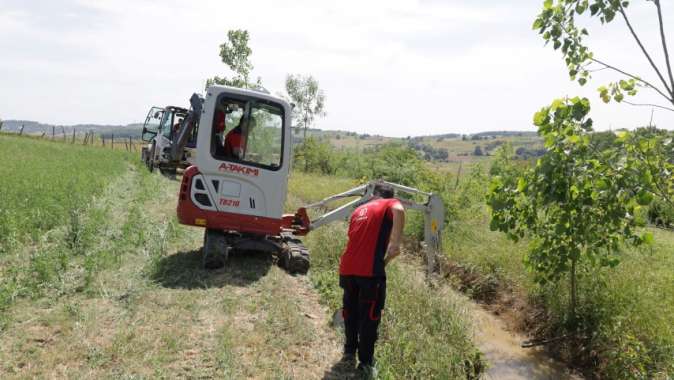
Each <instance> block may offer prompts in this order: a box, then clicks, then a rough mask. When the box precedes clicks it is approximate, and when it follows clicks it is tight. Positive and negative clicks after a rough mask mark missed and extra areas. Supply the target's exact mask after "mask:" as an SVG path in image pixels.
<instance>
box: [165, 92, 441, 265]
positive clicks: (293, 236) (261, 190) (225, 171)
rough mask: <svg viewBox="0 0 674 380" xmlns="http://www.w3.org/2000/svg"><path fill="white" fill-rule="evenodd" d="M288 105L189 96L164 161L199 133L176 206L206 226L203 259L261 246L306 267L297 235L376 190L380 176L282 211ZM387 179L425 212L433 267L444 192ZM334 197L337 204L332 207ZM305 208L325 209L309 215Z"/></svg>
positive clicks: (230, 95) (218, 261) (265, 99)
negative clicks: (185, 110)
mask: <svg viewBox="0 0 674 380" xmlns="http://www.w3.org/2000/svg"><path fill="white" fill-rule="evenodd" d="M291 112H292V107H291V105H290V104H288V102H286V101H285V100H283V99H281V98H278V97H275V96H272V95H270V94H269V93H265V92H262V91H257V90H250V89H240V88H233V87H227V86H211V87H208V88H207V89H206V95H205V97H202V96H200V95H198V94H194V95H192V97H191V98H190V109H189V110H188V111H187V112H186V113H185V115H184V117H183V118H182V121H181V123H180V125H179V127H178V128H177V131H176V132H175V135H174V136H173V139H172V141H171V144H170V146H168V147H166V148H164V150H163V152H164V156H165V160H166V163H167V164H169V165H178V164H179V163H180V162H181V160H183V159H184V149H185V146H186V144H187V143H188V141H190V140H194V137H195V136H196V145H195V147H194V153H193V157H192V165H191V166H189V167H188V168H187V169H185V171H184V172H183V175H182V181H181V184H180V190H179V194H178V207H177V213H178V220H179V221H180V223H182V224H186V225H191V226H198V227H203V228H204V246H203V260H204V266H205V267H207V268H217V267H221V266H223V265H226V262H227V257H228V255H229V253H230V252H231V251H232V250H236V251H243V252H246V251H264V252H269V253H270V254H272V255H275V256H276V257H277V258H278V263H279V265H280V266H281V267H283V268H285V269H286V270H287V271H288V272H290V273H300V274H303V273H306V272H307V270H308V269H309V250H308V249H307V248H306V247H305V246H304V245H303V244H302V241H301V240H300V237H302V236H305V235H306V234H307V233H309V232H310V231H313V230H315V229H317V228H319V227H321V226H323V225H326V224H328V223H331V222H334V221H338V220H346V219H348V218H349V216H350V215H351V213H352V212H353V210H355V208H356V207H358V206H359V205H361V204H363V203H366V202H368V201H369V200H370V199H371V198H372V197H373V190H374V186H375V184H376V183H377V181H374V182H370V183H367V184H363V185H361V186H358V187H356V188H353V189H351V190H348V191H345V192H343V193H340V194H336V195H333V196H330V197H328V198H326V199H323V200H322V201H320V202H317V203H314V204H310V205H307V206H305V207H301V208H299V209H298V210H297V211H296V212H295V213H294V214H285V213H284V205H285V201H286V195H287V192H288V176H289V173H290V169H291V164H292V133H291V132H292V130H291V122H292V117H291ZM387 184H388V185H390V186H392V187H393V188H394V189H395V190H396V196H397V197H398V198H399V199H400V200H401V202H402V204H403V205H404V206H405V208H406V209H411V210H416V211H419V212H421V213H423V215H424V222H425V226H424V243H425V244H424V247H425V250H426V255H427V258H428V260H427V261H428V265H429V267H430V268H432V266H434V265H435V264H434V258H435V257H436V256H435V255H436V254H437V253H438V252H439V251H440V244H441V231H442V228H443V223H444V206H443V203H442V200H441V199H440V198H439V197H438V196H437V195H436V194H432V193H427V192H423V191H420V190H418V189H414V188H411V187H407V186H402V185H398V184H393V183H387ZM350 198H353V199H351V200H350V201H348V202H347V203H344V202H345V199H350ZM334 202H339V205H338V206H337V207H334V208H333V209H330V206H331V204H334ZM310 209H315V210H318V212H319V213H320V212H325V211H327V212H325V213H324V214H323V215H321V216H319V217H317V218H314V219H313V220H311V219H310V218H309V214H308V210H310Z"/></svg>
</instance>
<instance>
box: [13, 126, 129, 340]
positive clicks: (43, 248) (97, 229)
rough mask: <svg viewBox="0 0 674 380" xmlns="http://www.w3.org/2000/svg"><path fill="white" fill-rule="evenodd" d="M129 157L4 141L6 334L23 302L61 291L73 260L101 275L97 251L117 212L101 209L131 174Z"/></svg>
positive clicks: (18, 140)
mask: <svg viewBox="0 0 674 380" xmlns="http://www.w3.org/2000/svg"><path fill="white" fill-rule="evenodd" d="M130 158H131V156H130V155H129V154H127V153H124V152H120V151H110V150H103V149H100V148H92V147H83V146H78V145H70V144H65V143H61V142H50V141H43V140H38V139H35V138H30V137H19V136H10V135H6V134H0V161H1V162H2V163H3V164H2V165H1V166H0V178H2V185H1V186H0V328H2V325H3V321H4V318H3V315H4V311H6V310H7V308H8V307H9V306H10V305H11V304H12V303H13V302H14V301H15V300H16V299H17V298H20V297H25V296H28V297H35V296H38V295H40V294H44V292H45V291H53V292H56V294H59V293H60V292H62V291H63V289H64V286H65V282H66V281H67V279H65V278H64V277H63V276H62V274H63V273H64V272H65V271H66V269H67V268H68V266H69V263H70V262H71V261H72V259H73V258H74V257H84V259H83V260H84V262H85V264H84V266H85V269H86V273H93V272H94V271H95V268H94V267H96V266H97V264H96V262H98V261H100V260H99V259H98V258H100V257H102V255H92V254H91V253H92V252H90V248H91V247H92V245H93V244H94V242H95V241H96V240H97V239H98V237H99V236H100V235H104V234H103V233H102V232H103V231H101V228H102V226H104V225H105V224H106V222H107V221H108V220H110V211H111V210H110V209H109V208H108V207H107V206H106V205H94V202H95V200H96V199H97V198H96V197H97V196H100V195H102V194H103V193H104V192H105V191H106V189H107V188H108V186H109V185H110V184H111V183H112V181H114V180H116V179H117V178H118V177H119V176H120V175H121V174H123V173H125V172H127V170H128V168H129V164H130ZM93 206H97V207H93ZM108 251H109V252H112V250H106V252H108ZM93 257H97V259H95V260H94V259H93ZM87 265H89V267H87Z"/></svg>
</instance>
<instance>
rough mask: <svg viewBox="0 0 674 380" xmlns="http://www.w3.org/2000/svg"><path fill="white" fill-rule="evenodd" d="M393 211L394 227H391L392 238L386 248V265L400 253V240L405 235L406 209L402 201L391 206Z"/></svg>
mask: <svg viewBox="0 0 674 380" xmlns="http://www.w3.org/2000/svg"><path fill="white" fill-rule="evenodd" d="M391 213H393V228H392V229H391V238H390V239H389V243H388V248H387V249H386V257H385V258H384V265H386V264H388V263H389V262H390V261H391V260H393V259H394V258H395V257H396V256H398V255H399V254H400V242H401V240H402V237H403V228H404V227H405V209H404V208H403V205H402V204H400V202H398V203H396V204H395V205H394V206H393V207H391Z"/></svg>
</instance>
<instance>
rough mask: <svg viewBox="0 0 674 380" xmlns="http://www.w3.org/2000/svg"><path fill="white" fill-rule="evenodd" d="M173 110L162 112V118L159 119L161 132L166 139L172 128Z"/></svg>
mask: <svg viewBox="0 0 674 380" xmlns="http://www.w3.org/2000/svg"><path fill="white" fill-rule="evenodd" d="M172 127H173V112H172V111H167V112H164V118H163V119H162V121H161V126H160V128H161V134H162V135H163V136H164V137H166V138H167V139H170V138H171V131H172V130H173V128H172Z"/></svg>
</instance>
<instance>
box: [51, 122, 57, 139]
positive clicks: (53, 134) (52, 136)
mask: <svg viewBox="0 0 674 380" xmlns="http://www.w3.org/2000/svg"><path fill="white" fill-rule="evenodd" d="M55 135H56V127H55V126H53V125H52V126H51V139H52V140H53V139H54V136H55Z"/></svg>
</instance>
